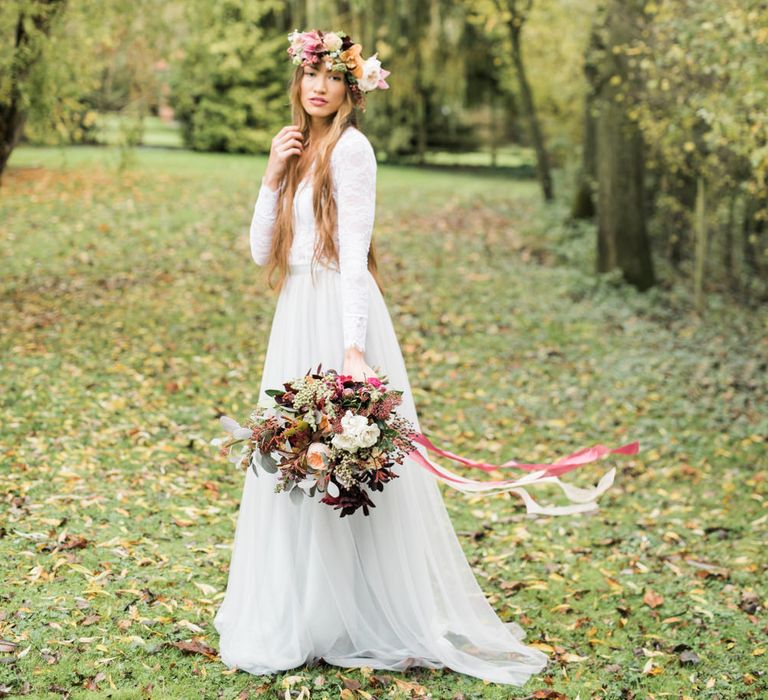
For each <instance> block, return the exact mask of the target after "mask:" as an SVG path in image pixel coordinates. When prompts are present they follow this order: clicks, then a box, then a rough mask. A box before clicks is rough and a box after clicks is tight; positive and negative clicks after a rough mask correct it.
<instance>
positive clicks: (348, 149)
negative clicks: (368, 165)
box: [332, 125, 376, 165]
mask: <svg viewBox="0 0 768 700" xmlns="http://www.w3.org/2000/svg"><path fill="white" fill-rule="evenodd" d="M361 159H368V160H369V161H371V162H372V163H373V164H374V165H375V163H376V154H375V152H374V150H373V146H372V145H371V142H370V141H369V140H368V137H367V136H366V135H365V134H364V133H363V132H362V131H360V129H358V128H357V127H356V126H351V125H350V126H348V127H347V128H346V129H344V131H343V132H342V134H341V136H339V140H338V141H337V142H336V145H335V146H334V149H333V153H332V160H334V161H336V162H337V163H342V162H346V161H349V160H356V161H359V160H361Z"/></svg>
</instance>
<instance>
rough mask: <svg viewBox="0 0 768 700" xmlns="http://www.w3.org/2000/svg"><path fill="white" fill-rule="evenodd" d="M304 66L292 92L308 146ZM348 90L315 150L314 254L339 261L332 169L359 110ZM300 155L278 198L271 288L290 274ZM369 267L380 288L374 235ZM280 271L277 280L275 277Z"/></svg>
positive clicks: (297, 120) (295, 116)
mask: <svg viewBox="0 0 768 700" xmlns="http://www.w3.org/2000/svg"><path fill="white" fill-rule="evenodd" d="M303 74H304V68H303V67H302V66H297V68H296V71H295V72H294V74H293V77H292V78H291V82H290V85H289V88H288V93H289V96H290V100H291V108H292V113H293V123H294V124H296V125H297V126H298V128H300V129H301V132H302V134H303V136H304V138H303V142H304V149H305V150H306V148H307V146H308V145H309V139H310V131H309V126H310V116H309V115H308V114H307V112H306V110H305V109H304V107H303V105H302V104H301V79H302V76H303ZM345 85H346V86H347V91H346V96H345V99H344V102H343V103H342V104H341V106H340V107H339V109H338V110H337V112H336V113H335V114H334V115H333V118H332V120H331V123H330V127H329V129H328V131H327V132H326V133H325V135H324V136H323V140H322V142H321V144H320V145H319V147H318V151H317V152H316V153H315V171H314V175H313V178H312V205H313V209H314V213H315V230H316V231H317V233H318V235H317V244H316V246H315V251H314V254H313V258H312V260H313V262H314V261H315V260H317V261H320V260H326V261H330V262H331V263H332V264H333V263H335V264H338V261H339V252H338V250H337V249H336V244H335V241H334V238H333V235H334V231H335V230H336V223H337V212H336V200H335V199H334V198H333V176H332V172H331V153H332V151H333V147H334V146H335V145H336V142H337V141H338V140H339V138H340V137H341V135H342V134H343V133H344V131H345V130H346V129H347V128H349V127H350V126H354V127H357V113H356V112H355V107H354V97H353V94H352V92H351V90H350V88H349V84H347V83H346V81H345ZM300 163H301V161H300V158H291V159H290V160H289V161H288V165H287V167H286V171H285V174H284V175H283V179H282V181H281V189H280V194H279V197H278V201H277V216H276V218H275V223H274V229H273V235H272V244H271V248H270V253H269V258H268V260H267V281H268V284H269V286H270V288H271V289H274V290H276V291H278V292H279V291H280V289H282V287H283V284H284V283H285V279H286V277H287V275H288V259H289V254H290V250H291V244H292V242H293V198H294V195H295V194H296V189H297V188H298V186H299V183H300V182H301V178H302V176H303V174H304V173H302V172H299V165H300ZM368 270H369V271H370V273H371V275H373V278H374V280H375V281H376V284H377V285H378V287H379V289H380V290H382V286H381V281H380V280H379V276H378V274H377V263H376V252H375V250H374V243H373V238H371V244H370V247H369V249H368ZM275 273H277V284H275V283H274V280H273V279H272V277H273V275H274V274H275Z"/></svg>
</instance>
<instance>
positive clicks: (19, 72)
mask: <svg viewBox="0 0 768 700" xmlns="http://www.w3.org/2000/svg"><path fill="white" fill-rule="evenodd" d="M65 6H66V0H37V1H36V2H34V3H31V8H29V9H26V10H22V11H20V12H19V17H18V19H17V22H16V31H15V35H14V45H13V49H12V50H13V55H14V61H13V64H12V67H11V80H10V91H9V96H8V99H7V101H3V102H0V178H2V175H3V172H4V171H5V167H6V166H7V165H8V160H9V158H10V157H11V153H12V152H13V149H14V148H16V146H17V145H18V143H19V141H20V140H21V136H22V134H23V132H24V124H25V123H26V121H27V115H26V113H25V112H24V110H23V109H22V84H23V83H24V81H25V80H26V79H27V78H28V77H29V74H30V72H31V71H32V68H33V67H34V66H35V63H37V61H38V60H39V59H40V53H41V52H40V49H39V47H37V46H35V44H34V37H31V36H30V35H29V32H28V31H27V25H26V23H25V20H29V21H31V23H32V26H33V27H34V29H35V31H37V32H38V33H40V34H41V35H43V36H44V37H47V36H48V35H49V34H50V32H51V25H52V24H53V21H54V20H55V19H56V17H57V15H58V14H59V13H60V12H62V11H63V9H64V7H65Z"/></svg>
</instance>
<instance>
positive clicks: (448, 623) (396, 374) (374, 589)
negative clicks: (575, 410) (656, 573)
mask: <svg viewBox="0 0 768 700" xmlns="http://www.w3.org/2000/svg"><path fill="white" fill-rule="evenodd" d="M369 284H370V305H369V316H368V329H367V337H366V350H365V359H366V362H367V363H368V364H369V365H370V366H371V367H374V368H375V367H377V366H378V367H380V368H381V371H382V373H384V374H387V375H388V377H389V386H390V388H392V389H400V390H403V391H404V395H403V403H402V405H401V406H400V407H399V409H398V410H399V412H400V413H401V414H402V415H403V416H405V417H406V418H408V419H410V420H411V421H412V422H413V424H414V425H415V426H416V428H417V430H420V427H419V422H418V417H417V414H416V409H415V406H414V402H413V395H412V393H411V387H410V383H409V381H408V376H407V373H406V368H405V363H404V361H403V356H402V353H401V350H400V346H399V343H398V340H397V337H396V335H395V330H394V327H393V324H392V320H391V318H390V315H389V311H388V309H387V306H386V303H385V301H384V298H383V297H382V294H381V292H380V290H379V288H378V286H377V285H376V283H375V281H374V279H373V276H372V275H370V274H369ZM341 310H342V304H341V286H340V275H339V273H338V271H335V270H331V269H328V268H316V269H315V271H314V275H313V274H312V273H311V272H310V268H309V265H308V264H307V265H295V266H292V267H291V270H290V274H289V276H288V279H287V281H286V283H285V285H284V287H283V289H282V290H281V292H280V294H279V296H278V300H277V306H276V309H275V314H274V318H273V321H272V327H271V330H270V336H269V344H268V349H267V353H266V358H265V362H264V370H263V375H262V380H261V389H260V396H264V397H265V396H266V395H265V394H264V391H265V390H266V389H269V388H280V387H281V386H282V384H283V382H285V381H288V380H289V379H293V378H295V377H299V376H302V375H304V374H306V372H307V371H308V370H310V369H311V370H312V371H313V372H314V371H315V370H316V369H317V366H318V365H319V364H321V363H322V371H326V370H328V369H336V370H337V371H339V372H341V371H342V363H343V356H344V350H343V332H342V315H341ZM419 449H420V450H421V451H422V452H423V453H424V454H425V455H426V454H427V453H426V452H425V451H424V450H423V448H421V447H420V448H419ZM395 471H396V472H397V473H398V474H399V475H400V476H399V478H397V479H394V480H392V481H391V482H390V483H389V484H387V485H386V486H385V488H384V491H383V492H375V493H372V494H371V499H372V500H373V501H374V503H375V504H376V507H375V508H373V509H371V511H370V515H369V516H365V515H364V514H363V512H362V510H358V511H357V512H356V513H354V514H353V515H350V516H345V517H344V518H340V517H339V511H338V510H334V509H333V508H331V507H329V506H327V505H325V504H322V503H320V502H319V501H318V500H316V499H309V498H307V499H304V500H303V501H302V502H301V503H294V502H293V501H292V499H291V498H290V497H289V496H288V495H287V494H285V493H275V492H274V485H275V482H276V480H277V477H276V475H272V474H268V473H265V472H263V471H262V472H261V473H260V476H258V477H256V476H255V475H254V473H253V472H252V470H250V469H249V470H248V471H246V472H245V476H244V479H245V480H244V486H243V494H242V501H241V504H240V510H239V514H238V519H237V527H236V531H235V537H234V548H233V552H232V559H231V565H230V569H229V580H228V585H227V589H226V595H225V598H224V600H223V602H222V604H221V606H220V608H219V610H218V612H217V614H216V617H215V620H214V624H215V627H216V630H217V631H218V633H219V635H220V652H221V658H222V661H223V662H224V663H225V664H227V666H230V667H232V666H236V667H238V668H239V669H242V670H244V671H247V672H249V673H253V674H273V673H276V672H279V671H284V670H288V669H292V668H295V667H297V666H301V665H303V664H311V663H313V662H315V661H317V660H319V659H321V658H322V659H324V660H325V661H326V662H327V663H329V664H334V665H337V666H343V667H359V666H369V667H372V668H376V669H389V670H404V669H407V668H409V667H411V666H415V665H419V666H426V667H431V668H441V667H448V668H450V669H453V670H454V671H458V672H460V673H464V674H468V675H471V676H476V677H478V678H481V679H485V680H489V681H495V682H498V683H506V684H513V685H522V684H524V683H525V682H526V680H527V679H528V678H529V677H530V676H531V675H532V674H537V673H539V672H541V671H542V670H543V669H544V668H545V667H546V665H547V661H548V659H547V656H546V655H545V654H544V653H543V652H542V651H540V650H539V649H536V648H534V647H530V646H526V645H525V644H524V643H523V642H522V641H521V640H522V639H523V638H524V636H525V632H524V631H523V629H522V628H521V627H520V626H519V625H518V624H516V623H514V622H510V623H504V622H502V621H501V620H500V619H499V617H498V616H497V615H496V613H495V612H494V609H493V608H492V607H491V605H490V604H489V603H488V601H487V599H486V597H485V595H484V593H483V591H482V590H481V588H480V586H479V585H478V582H477V580H476V579H475V576H474V574H473V572H472V570H471V568H470V566H469V564H468V562H467V559H466V557H465V555H464V552H463V550H462V547H461V544H460V542H459V540H458V538H457V536H456V533H455V531H454V528H453V525H452V523H451V520H450V518H449V516H448V512H447V511H446V508H445V505H444V503H443V499H442V495H441V493H440V490H439V488H438V483H437V481H436V480H435V478H434V477H433V476H432V475H431V474H429V473H428V472H426V471H425V470H424V469H423V468H422V467H421V466H419V465H418V464H416V463H415V462H414V461H412V460H409V459H407V460H405V462H404V464H403V465H395Z"/></svg>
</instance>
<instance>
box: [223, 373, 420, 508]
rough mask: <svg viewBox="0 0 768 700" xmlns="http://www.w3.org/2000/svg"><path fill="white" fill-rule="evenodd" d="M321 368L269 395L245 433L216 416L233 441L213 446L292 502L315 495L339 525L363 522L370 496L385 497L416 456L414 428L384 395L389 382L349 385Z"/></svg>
mask: <svg viewBox="0 0 768 700" xmlns="http://www.w3.org/2000/svg"><path fill="white" fill-rule="evenodd" d="M321 366H322V365H318V368H317V370H316V372H315V373H314V374H310V372H307V374H306V375H305V376H303V377H299V378H297V379H293V380H291V381H288V382H285V383H284V384H283V387H284V388H283V389H268V390H267V391H266V392H265V393H266V394H267V396H269V397H270V399H268V400H266V401H264V400H263V401H261V402H260V403H259V407H258V408H257V410H255V411H253V412H252V413H251V415H250V417H249V419H248V421H247V422H246V424H245V425H244V426H242V425H240V424H239V423H237V421H235V420H234V419H232V418H230V417H228V416H221V418H220V419H219V420H220V422H221V424H222V426H223V427H224V429H225V430H226V431H227V432H228V433H230V436H229V437H227V438H214V440H212V441H211V444H213V445H216V446H218V447H220V448H221V452H222V454H225V455H228V457H229V460H230V461H231V462H233V463H234V464H235V465H236V466H237V467H239V468H242V469H243V470H246V469H248V466H249V465H250V467H251V469H252V470H253V473H254V474H255V475H256V476H258V475H259V469H263V470H264V471H265V472H268V473H270V474H277V473H279V474H280V476H279V478H278V481H277V483H276V484H275V491H276V492H288V493H289V495H290V497H291V498H292V499H294V500H295V501H296V502H298V501H300V500H301V499H303V498H305V497H314V496H315V495H316V494H317V493H318V492H319V493H322V494H324V496H323V497H322V498H321V499H320V502H321V503H325V504H327V505H329V506H332V507H333V508H335V509H341V517H344V516H345V515H350V514H352V513H354V512H355V511H356V510H357V509H358V508H362V509H363V512H364V513H365V515H368V514H369V510H368V509H369V508H374V507H375V505H374V503H373V501H371V499H370V496H369V495H368V490H370V491H383V489H384V485H385V484H386V483H388V482H389V481H391V480H392V479H394V478H397V476H398V475H397V474H395V473H394V472H393V471H392V467H393V466H394V464H395V463H397V464H402V463H403V459H404V458H405V457H406V456H407V455H408V454H410V453H412V452H413V450H414V449H415V445H414V443H413V442H412V441H411V437H412V436H414V435H415V431H414V427H413V424H412V423H411V422H410V421H408V420H407V419H406V418H404V417H402V416H401V415H399V414H398V413H397V412H396V411H395V408H396V407H397V406H398V405H399V404H400V403H401V402H402V394H403V392H402V391H396V390H393V389H390V388H388V387H387V386H386V384H387V383H388V380H387V378H386V376H384V377H382V378H376V377H370V378H368V379H367V380H366V381H362V382H361V381H353V380H352V377H351V376H347V375H342V374H339V373H338V372H336V371H335V370H333V369H331V370H328V371H327V372H325V373H320V368H321ZM310 371H311V370H310ZM238 445H241V447H240V451H239V452H238V451H237V450H236V448H237V446H238Z"/></svg>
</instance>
